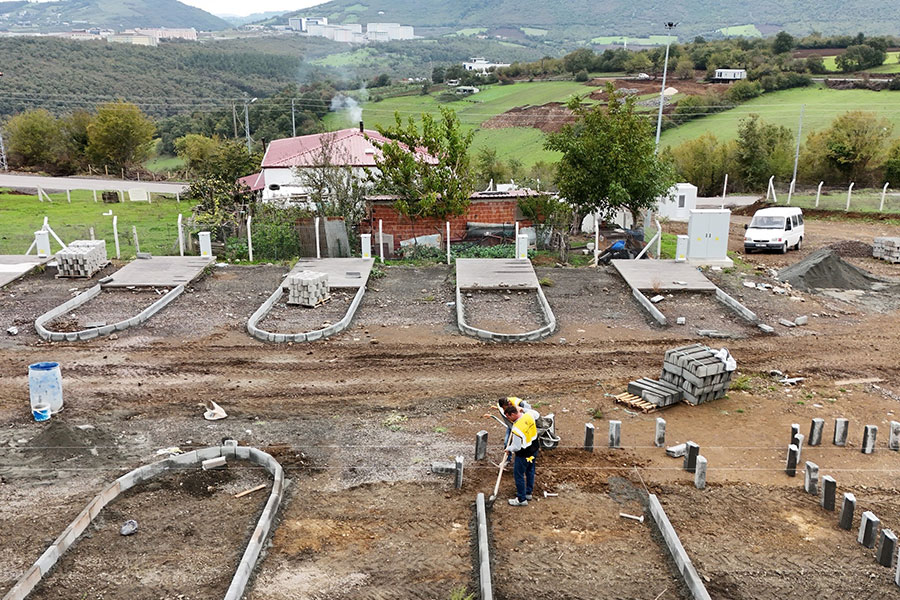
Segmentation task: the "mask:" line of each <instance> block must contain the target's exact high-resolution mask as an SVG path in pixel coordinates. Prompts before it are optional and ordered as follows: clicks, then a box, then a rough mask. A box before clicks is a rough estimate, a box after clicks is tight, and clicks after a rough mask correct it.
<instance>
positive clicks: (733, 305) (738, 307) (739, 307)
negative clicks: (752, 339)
mask: <svg viewBox="0 0 900 600" xmlns="http://www.w3.org/2000/svg"><path fill="white" fill-rule="evenodd" d="M716 300H718V301H719V302H721V303H722V304H724V305H725V306H727V307H728V308H730V309H731V310H733V311H734V312H736V313H737V314H738V315H739V316H741V317H743V318H744V319H745V320H747V321H749V322H750V323H753V324H754V325H755V324H757V323H759V317H758V316H756V313H755V312H753V311H752V310H750V309H749V308H747V307H746V306H744V305H743V304H741V303H740V302H738V301H737V300H735V299H734V298H732V297H731V296H729V295H728V294H726V293H725V292H723V291H722V290H721V289H719V288H718V287H716Z"/></svg>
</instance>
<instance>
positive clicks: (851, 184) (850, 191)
mask: <svg viewBox="0 0 900 600" xmlns="http://www.w3.org/2000/svg"><path fill="white" fill-rule="evenodd" d="M854 185H856V182H855V181H852V182H850V187H849V188H847V208H845V209H844V212H849V210H850V196H851V195H852V194H853V186H854Z"/></svg>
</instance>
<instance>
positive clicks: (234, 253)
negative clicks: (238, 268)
mask: <svg viewBox="0 0 900 600" xmlns="http://www.w3.org/2000/svg"><path fill="white" fill-rule="evenodd" d="M249 258H250V250H249V249H248V247H247V240H245V239H244V238H239V237H230V238H228V239H227V240H225V260H227V261H228V262H234V261H236V260H247V259H249Z"/></svg>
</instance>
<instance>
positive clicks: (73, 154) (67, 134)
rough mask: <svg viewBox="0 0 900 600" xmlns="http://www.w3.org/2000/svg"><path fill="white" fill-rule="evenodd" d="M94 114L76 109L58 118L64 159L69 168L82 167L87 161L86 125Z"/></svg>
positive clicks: (88, 124) (92, 118)
mask: <svg viewBox="0 0 900 600" xmlns="http://www.w3.org/2000/svg"><path fill="white" fill-rule="evenodd" d="M93 120H94V115H92V114H91V113H89V112H88V111H86V110H76V111H74V112H73V113H72V114H70V115H67V116H65V117H62V118H61V119H60V129H61V133H62V143H63V152H64V155H65V157H64V159H63V162H65V163H66V164H67V166H68V167H69V169H71V170H75V169H77V168H83V167H84V166H85V164H86V163H87V148H88V141H89V140H88V127H89V126H90V124H91V121H93Z"/></svg>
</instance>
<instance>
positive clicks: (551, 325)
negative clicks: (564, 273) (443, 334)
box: [456, 286, 556, 342]
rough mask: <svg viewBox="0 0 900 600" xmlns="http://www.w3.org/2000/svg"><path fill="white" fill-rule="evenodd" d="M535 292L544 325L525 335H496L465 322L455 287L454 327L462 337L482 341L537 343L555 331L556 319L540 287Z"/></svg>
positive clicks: (458, 294) (459, 295)
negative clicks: (465, 336) (475, 338)
mask: <svg viewBox="0 0 900 600" xmlns="http://www.w3.org/2000/svg"><path fill="white" fill-rule="evenodd" d="M536 291H537V295H538V303H539V304H540V306H541V312H543V317H544V323H546V324H545V325H544V326H543V327H539V328H538V329H535V330H533V331H527V332H525V333H497V332H495V331H487V330H485V329H479V328H477V327H472V326H471V325H469V324H468V322H466V315H465V310H464V308H463V295H462V290H460V289H459V286H457V288H456V326H457V328H458V329H459V332H460V333H462V334H463V335H468V336H470V337H477V338H479V339H483V340H491V341H493V342H537V341H538V340H542V339H544V338H545V337H547V336H549V335H551V334H552V333H553V332H554V331H556V317H555V316H554V314H553V309H551V308H550V303H549V302H548V301H547V297H546V296H545V295H544V290H542V289H541V287H540V286H538V288H537V290H536Z"/></svg>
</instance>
